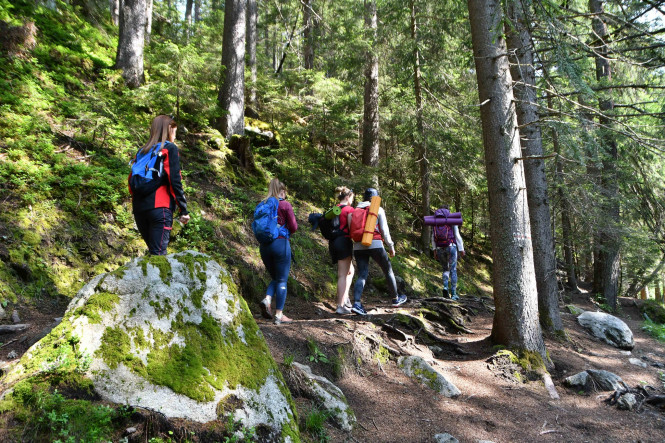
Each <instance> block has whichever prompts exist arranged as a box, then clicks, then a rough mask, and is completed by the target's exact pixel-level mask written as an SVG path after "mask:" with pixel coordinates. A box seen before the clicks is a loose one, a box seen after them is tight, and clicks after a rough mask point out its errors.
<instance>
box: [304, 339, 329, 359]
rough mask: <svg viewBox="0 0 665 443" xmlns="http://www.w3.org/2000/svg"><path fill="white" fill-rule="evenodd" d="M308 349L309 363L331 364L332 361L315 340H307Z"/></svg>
mask: <svg viewBox="0 0 665 443" xmlns="http://www.w3.org/2000/svg"><path fill="white" fill-rule="evenodd" d="M307 349H309V357H308V358H309V361H311V362H315V363H319V362H321V363H330V359H328V356H327V355H326V354H324V353H323V351H321V349H319V345H318V344H317V343H316V341H315V340H314V338H312V337H309V338H307Z"/></svg>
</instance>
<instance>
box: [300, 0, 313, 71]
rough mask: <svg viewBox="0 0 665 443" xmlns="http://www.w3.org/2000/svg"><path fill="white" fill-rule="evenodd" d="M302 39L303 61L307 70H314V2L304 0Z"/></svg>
mask: <svg viewBox="0 0 665 443" xmlns="http://www.w3.org/2000/svg"><path fill="white" fill-rule="evenodd" d="M301 3H302V23H303V31H302V39H303V44H304V48H303V59H304V60H303V61H304V65H305V69H314V39H313V35H314V34H313V29H314V27H313V22H314V20H313V17H312V0H302V2H301Z"/></svg>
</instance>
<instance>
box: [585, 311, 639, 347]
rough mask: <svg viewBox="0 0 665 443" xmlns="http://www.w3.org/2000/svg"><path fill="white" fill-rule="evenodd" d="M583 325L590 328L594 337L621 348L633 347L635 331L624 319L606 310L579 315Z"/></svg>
mask: <svg viewBox="0 0 665 443" xmlns="http://www.w3.org/2000/svg"><path fill="white" fill-rule="evenodd" d="M577 321H578V322H579V324H580V325H582V326H583V327H585V328H587V329H589V330H590V331H591V334H593V336H594V337H597V338H599V339H601V340H602V341H604V342H605V343H607V344H610V345H612V346H616V347H617V348H619V349H628V350H630V349H633V347H634V346H635V341H634V340H633V332H632V331H631V330H630V328H629V327H628V325H626V323H624V322H623V320H621V319H619V318H617V317H615V316H613V315H610V314H606V313H605V312H588V311H587V312H584V313H583V314H582V315H580V316H579V317H577Z"/></svg>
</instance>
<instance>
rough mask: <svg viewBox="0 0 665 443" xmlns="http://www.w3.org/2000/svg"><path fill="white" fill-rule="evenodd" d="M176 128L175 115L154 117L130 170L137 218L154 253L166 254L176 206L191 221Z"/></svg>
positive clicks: (142, 234)
mask: <svg viewBox="0 0 665 443" xmlns="http://www.w3.org/2000/svg"><path fill="white" fill-rule="evenodd" d="M177 130H178V125H177V124H176V122H175V121H174V120H173V118H172V117H170V116H168V115H159V116H157V117H155V119H154V120H153V121H152V125H151V126H150V137H149V138H148V141H147V142H146V144H145V145H144V146H143V147H142V148H141V149H139V151H138V152H137V153H136V156H135V157H134V160H133V162H132V170H131V172H130V173H129V179H128V182H129V192H130V193H131V194H132V210H133V212H134V220H136V226H137V227H138V229H139V232H140V233H141V237H142V238H143V241H145V243H146V245H147V246H148V251H149V253H150V254H151V255H166V247H167V246H168V244H169V238H170V234H171V228H172V226H173V212H174V211H175V210H176V207H177V208H179V209H180V222H181V223H183V224H186V223H187V222H188V221H189V213H188V212H187V200H186V199H185V193H184V191H183V188H182V175H181V172H180V154H179V152H178V147H177V146H176V145H175V143H174V142H175V136H176V131H177Z"/></svg>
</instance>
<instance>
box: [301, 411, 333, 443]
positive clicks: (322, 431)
mask: <svg viewBox="0 0 665 443" xmlns="http://www.w3.org/2000/svg"><path fill="white" fill-rule="evenodd" d="M328 417H329V413H328V412H326V411H323V410H320V409H316V408H313V409H311V410H310V411H309V413H308V414H307V415H306V416H305V418H304V421H305V431H306V432H307V433H308V434H309V435H310V436H311V437H312V438H313V439H314V440H315V441H317V442H327V441H330V437H329V436H328V433H327V432H326V428H325V422H326V420H328Z"/></svg>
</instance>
